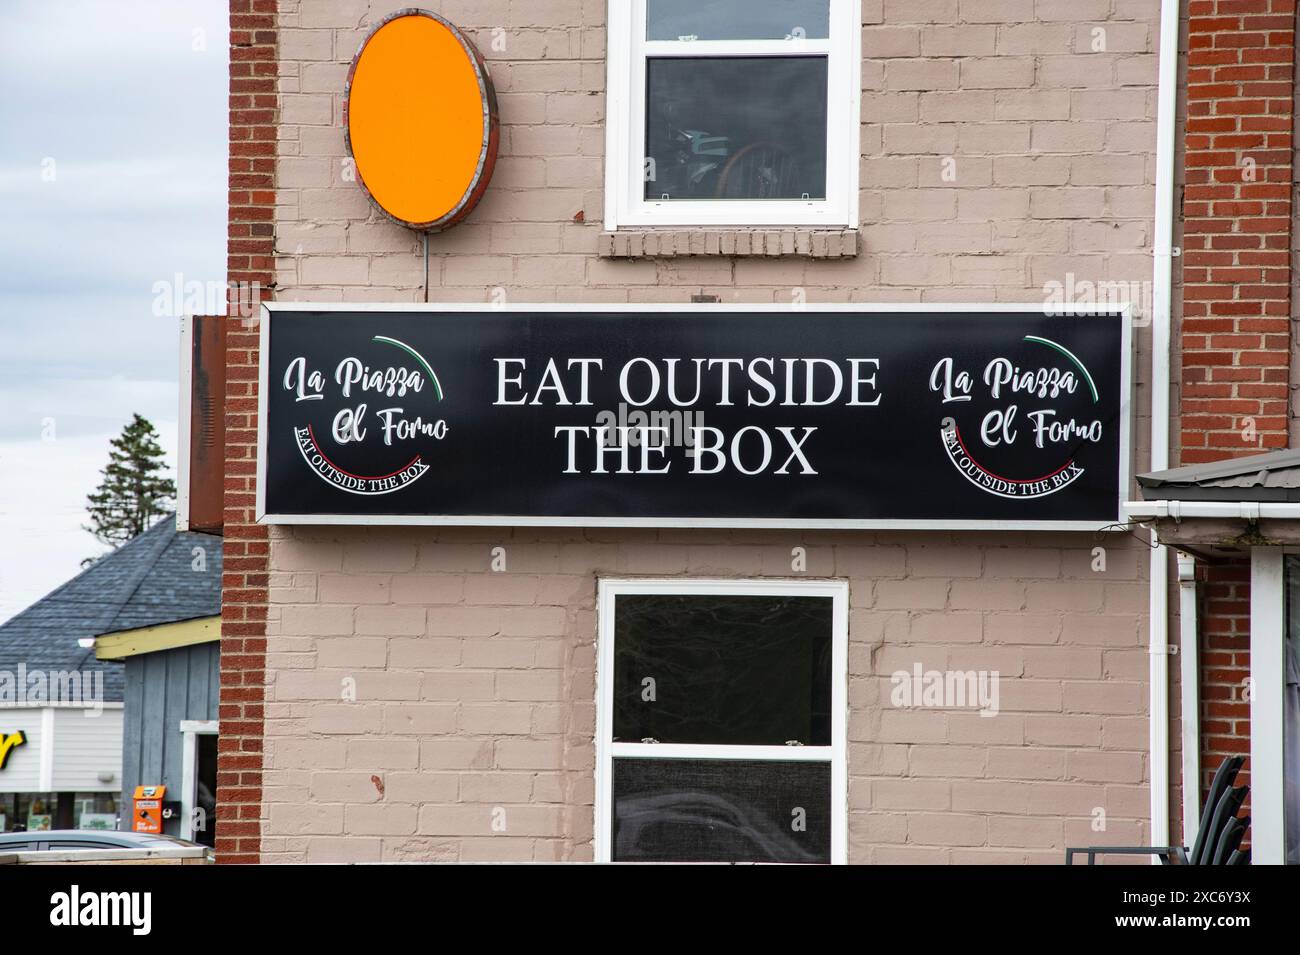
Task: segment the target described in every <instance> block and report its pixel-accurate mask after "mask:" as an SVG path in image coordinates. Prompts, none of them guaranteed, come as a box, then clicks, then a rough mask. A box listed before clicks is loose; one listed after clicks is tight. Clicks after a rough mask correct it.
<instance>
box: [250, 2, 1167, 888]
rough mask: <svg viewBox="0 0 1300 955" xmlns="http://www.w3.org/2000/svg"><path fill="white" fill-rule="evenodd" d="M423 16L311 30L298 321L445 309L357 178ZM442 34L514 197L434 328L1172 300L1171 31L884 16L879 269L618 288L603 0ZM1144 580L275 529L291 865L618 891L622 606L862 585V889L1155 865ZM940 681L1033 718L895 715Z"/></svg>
mask: <svg viewBox="0 0 1300 955" xmlns="http://www.w3.org/2000/svg"><path fill="white" fill-rule="evenodd" d="M407 2H409V0H396V2H387V3H384V2H373V3H371V2H365V0H310V2H301V3H299V2H294V0H282V2H281V4H280V11H281V12H280V17H279V20H280V30H281V32H280V52H281V57H282V62H281V78H280V84H281V95H282V103H283V108H282V116H283V123H282V126H281V129H280V142H279V160H278V172H279V183H278V187H279V192H278V202H279V206H278V212H277V224H276V248H277V260H276V270H277V279H278V283H279V289H278V290H277V296H278V297H279V298H281V299H284V300H313V301H317V300H318V301H394V302H409V301H418V300H420V299H421V298H422V297H423V288H422V278H423V262H422V258H421V256H420V244H419V239H418V238H417V237H415V236H414V235H412V234H409V233H407V232H405V231H403V230H402V229H400V228H399V227H397V226H394V225H392V224H390V223H388V222H387V221H386V220H384V219H382V218H381V217H380V216H378V215H377V214H376V213H374V212H373V210H371V208H370V207H369V206H368V204H367V202H366V200H365V198H364V197H363V195H362V194H361V192H360V190H359V189H358V188H357V186H356V184H355V183H353V182H351V181H348V180H347V179H346V175H347V169H348V167H347V163H346V162H345V159H346V152H345V149H344V145H343V134H342V129H341V125H340V124H341V117H342V106H343V102H342V95H341V90H342V87H343V79H344V76H345V74H346V70H347V65H348V62H349V60H350V58H351V56H352V54H353V53H354V52H355V49H356V47H357V45H358V43H359V42H360V40H361V38H362V37H363V36H364V35H365V32H366V31H367V29H368V28H369V27H370V26H371V25H372V24H373V23H374V22H376V20H378V19H379V18H380V17H382V16H383V15H385V14H386V13H388V12H391V10H393V9H396V8H398V7H400V6H403V5H406V3H407ZM425 6H426V7H428V8H429V9H432V10H435V11H437V12H440V13H443V14H444V15H446V16H448V17H449V18H450V19H451V20H453V22H456V23H457V24H458V25H460V26H462V27H463V28H465V29H466V30H467V31H468V32H469V33H470V34H471V35H472V36H473V37H474V39H475V41H476V42H477V44H478V46H479V48H480V50H481V51H482V52H483V54H484V55H485V57H486V58H487V60H488V62H489V65H490V68H491V70H492V74H493V78H494V80H495V82H496V85H497V89H498V91H499V94H500V105H501V120H502V140H501V142H502V148H501V158H500V162H499V164H498V168H497V173H496V176H495V178H494V180H493V184H492V187H491V188H490V189H489V192H488V194H487V197H486V198H485V199H484V201H483V202H482V204H481V205H480V206H479V208H478V209H477V210H476V211H475V212H474V214H473V215H472V216H471V217H470V219H469V220H468V221H467V222H466V223H464V224H462V225H460V226H458V227H457V228H456V229H454V230H453V231H452V232H449V233H447V234H445V235H442V236H435V237H433V238H432V239H431V242H430V246H431V262H430V272H431V288H430V290H429V298H430V299H431V300H433V301H473V302H481V301H488V300H492V298H493V297H494V296H495V297H496V298H497V299H500V298H501V297H503V296H504V297H505V298H506V299H508V300H510V301H513V302H530V301H583V302H585V301H599V302H615V303H617V302H632V303H638V302H661V301H668V302H684V301H687V300H688V299H689V297H690V295H692V294H695V293H699V292H706V293H712V294H715V295H718V296H719V297H720V298H721V299H722V300H723V301H762V302H783V301H790V300H792V298H794V297H795V296H796V295H800V294H802V295H806V297H807V300H808V301H811V302H829V301H863V302H889V301H925V302H936V303H941V302H973V301H974V302H979V301H990V302H997V301H1040V300H1042V299H1043V297H1044V294H1045V293H1044V288H1045V285H1046V283H1050V282H1059V283H1063V284H1066V283H1068V282H1069V281H1070V275H1071V274H1073V276H1074V280H1075V282H1076V283H1079V282H1085V281H1091V282H1101V281H1108V282H1132V283H1137V285H1135V292H1136V294H1137V296H1138V297H1141V296H1142V295H1144V294H1145V292H1144V290H1145V289H1146V288H1148V287H1149V285H1148V283H1149V279H1150V275H1151V254H1150V248H1149V246H1150V241H1151V236H1150V231H1151V217H1152V213H1153V188H1152V182H1153V179H1154V171H1153V153H1154V143H1155V130H1154V122H1153V120H1154V115H1155V89H1154V83H1155V75H1156V56H1155V33H1156V30H1155V27H1156V20H1157V2H1156V0H1069V2H1063V0H1036V2H1035V0H969V2H968V0H960V2H959V0H906V2H904V0H898V2H894V0H885V2H880V0H864V2H863V14H864V16H863V19H864V26H863V54H864V62H863V69H862V82H863V104H862V118H863V124H862V133H861V139H862V154H863V155H862V161H861V178H862V192H861V202H860V209H861V219H862V226H861V230H860V242H859V250H860V252H859V255H858V256H857V258H855V259H847V260H834V261H817V260H808V259H801V258H778V259H772V258H763V259H743V258H726V257H691V258H660V259H643V260H636V261H611V260H607V259H602V258H599V257H598V256H597V255H596V249H597V237H598V235H599V234H600V231H601V228H602V227H601V219H602V212H603V210H602V204H603V196H602V191H603V188H602V185H603V178H602V177H603V155H604V128H603V125H602V116H603V102H604V97H603V90H604V85H605V66H604V43H605V33H604V26H603V24H604V10H605V0H526V2H525V0H454V2H453V0H444V2H436V0H426V2H425ZM1098 30H1101V31H1103V32H1101V33H1097V32H1096V31H1098ZM1098 37H1100V38H1101V39H1102V41H1104V43H1105V51H1104V52H1093V51H1092V48H1093V44H1094V43H1095V42H1097V41H1098ZM494 40H495V41H496V42H495V45H494ZM502 45H504V49H502V48H501V47H502ZM949 157H951V159H952V160H953V161H954V162H955V169H956V178H955V180H953V181H946V180H945V179H944V178H943V175H942V173H943V171H944V168H945V159H947V158H949ZM578 213H582V216H581V217H580V218H581V220H582V221H575V218H576V217H578ZM1144 318H1145V313H1143V314H1140V315H1139V324H1141V322H1142V320H1143V319H1144ZM1137 339H1138V355H1137V356H1136V359H1135V362H1134V368H1135V371H1136V372H1137V375H1138V383H1137V387H1136V389H1135V396H1134V401H1135V409H1136V415H1137V417H1138V419H1139V424H1138V427H1137V429H1136V431H1137V433H1138V435H1139V447H1138V449H1137V458H1136V464H1137V466H1138V467H1139V468H1141V467H1143V466H1144V465H1145V463H1146V460H1147V454H1146V452H1145V450H1144V445H1143V444H1142V441H1144V440H1145V437H1144V436H1145V434H1146V425H1145V418H1146V415H1147V410H1146V409H1147V405H1148V402H1147V389H1146V387H1145V384H1144V382H1143V376H1142V369H1143V368H1144V366H1145V360H1146V359H1145V349H1146V341H1147V338H1146V332H1145V329H1144V328H1141V327H1140V328H1139V329H1138V334H1137ZM1099 544H1100V545H1104V547H1105V552H1106V553H1105V556H1106V568H1105V570H1104V572H1097V571H1094V570H1093V569H1092V567H1093V561H1094V555H1093V548H1095V547H1097V546H1099ZM497 546H501V547H505V548H506V555H507V570H506V572H505V573H492V572H491V571H490V569H489V568H490V562H491V549H492V548H493V547H497ZM795 546H804V547H806V548H807V550H808V569H807V572H806V574H802V575H797V574H792V572H791V567H790V560H791V548H792V547H795ZM1145 567H1146V549H1145V547H1144V546H1142V545H1141V544H1139V543H1136V542H1134V541H1133V540H1132V539H1130V538H1129V537H1128V536H1126V535H1123V534H1120V535H1113V536H1107V537H1106V538H1105V539H1104V540H1100V541H1099V540H1097V539H1095V538H1094V537H1093V535H1060V534H1054V535H1053V534H1026V533H1008V534H993V533H983V534H969V533H961V534H938V533H893V534H872V533H847V532H845V533H836V534H827V533H818V534H800V533H797V532H717V531H703V530H695V531H691V530H677V531H662V532H655V531H637V532H633V531H614V530H605V531H595V530H593V531H580V530H575V531H550V532H545V533H539V532H534V531H532V530H524V529H519V530H499V531H490V530H468V529H464V530H437V529H428V528H423V529H422V528H406V529H385V530H377V529H363V528H345V529H339V528H331V529H303V528H297V529H289V528H273V529H272V548H271V570H272V574H271V588H270V599H271V603H272V606H271V609H270V619H269V621H268V639H269V649H268V656H267V662H268V681H269V683H270V688H269V691H268V705H267V718H266V732H267V742H266V746H267V756H266V773H265V805H264V819H263V833H264V837H263V852H264V858H265V859H267V860H268V861H297V860H307V861H338V860H366V861H370V860H381V859H383V860H398V859H403V860H406V859H411V860H414V859H446V860H465V861H468V860H482V859H538V860H551V859H587V858H590V857H591V853H592V847H591V838H592V825H593V822H592V798H593V795H592V794H593V789H594V781H593V775H592V774H593V762H594V747H593V742H592V734H593V730H594V703H593V700H594V694H595V677H594V672H593V668H594V660H595V651H594V640H595V636H596V633H595V630H596V622H595V621H596V617H595V594H596V580H597V578H598V577H600V576H618V575H643V574H652V575H679V574H680V575H694V576H746V577H749V576H775V577H789V576H803V577H807V578H827V577H835V578H841V579H847V580H848V581H849V583H850V603H851V620H850V642H851V646H850V657H849V666H850V677H849V678H850V688H849V701H850V706H851V714H850V720H849V739H850V744H849V775H850V793H849V807H850V825H849V841H850V859H851V861H854V862H895V861H900V862H901V861H908V862H911V861H916V862H929V861H935V862H955V863H961V862H1001V861H1008V862H1021V861H1032V862H1052V863H1055V862H1059V861H1060V860H1061V858H1062V853H1061V848H1062V847H1064V846H1065V845H1066V844H1087V843H1092V842H1099V841H1100V842H1106V843H1111V844H1123V843H1130V842H1140V841H1143V840H1145V839H1146V834H1145V830H1146V824H1145V821H1144V820H1145V817H1146V814H1147V799H1148V797H1147V792H1148V789H1147V782H1146V781H1147V765H1146V762H1147V761H1146V756H1145V749H1146V739H1147V724H1146V707H1147V687H1146V679H1147V654H1146V650H1145V642H1146V635H1145V629H1146V606H1147V587H1146V583H1145ZM918 661H919V662H921V663H922V664H923V665H924V666H925V667H926V668H927V669H930V668H937V669H945V668H952V669H963V670H966V669H974V670H998V671H999V672H1000V673H1001V675H1002V684H1001V709H1002V714H1001V715H1000V716H998V717H997V718H995V719H985V718H980V717H979V716H978V715H977V714H975V713H973V712H956V711H933V710H911V711H906V710H899V709H896V708H894V707H892V706H890V705H889V689H890V680H889V676H890V674H891V673H893V672H894V671H895V670H906V669H910V668H911V666H912V665H913V663H915V662H918ZM347 681H354V682H347ZM345 691H349V692H354V695H355V701H347V700H345V699H343V694H344V692H345ZM498 808H500V809H504V810H505V815H504V819H505V824H506V830H505V832H494V831H493V828H492V824H493V819H494V816H493V813H494V810H496V809H498ZM1098 810H1102V811H1104V813H1105V822H1106V829H1105V831H1104V832H1097V831H1094V830H1093V828H1092V827H1093V822H1094V819H1095V818H1096V816H1095V814H1096V812H1097V811H1098ZM498 818H499V817H498Z"/></svg>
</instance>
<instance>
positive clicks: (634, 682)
mask: <svg viewBox="0 0 1300 955" xmlns="http://www.w3.org/2000/svg"><path fill="white" fill-rule="evenodd" d="M832 603H833V601H832V599H831V598H830V597H782V596H715V595H678V596H667V595H658V594H655V595H642V594H620V595H619V596H618V597H617V598H616V603H615V610H614V619H615V625H614V720H613V724H614V727H613V729H614V742H625V743H636V742H640V741H641V740H643V739H646V738H653V739H655V740H657V741H658V742H660V743H687V744H691V743H693V744H713V745H754V746H781V745H784V744H785V743H787V742H789V741H791V740H797V741H798V742H800V743H803V744H804V745H806V746H829V745H830V744H831V719H830V713H831V628H832ZM647 681H650V682H647Z"/></svg>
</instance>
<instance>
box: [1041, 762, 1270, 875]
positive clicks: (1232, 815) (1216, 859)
mask: <svg viewBox="0 0 1300 955" xmlns="http://www.w3.org/2000/svg"><path fill="white" fill-rule="evenodd" d="M1245 762H1246V760H1245V758H1244V757H1241V756H1229V757H1228V758H1227V759H1225V760H1224V761H1223V763H1222V764H1221V765H1220V766H1219V769H1218V771H1217V772H1215V774H1214V779H1213V780H1212V781H1211V782H1210V791H1209V794H1208V795H1207V796H1206V799H1205V807H1204V809H1202V811H1201V828H1200V830H1199V831H1198V832H1197V833H1196V841H1195V842H1194V843H1193V844H1192V847H1191V848H1190V849H1188V848H1187V847H1186V846H1090V847H1083V848H1073V849H1066V850H1065V864H1066V865H1073V864H1074V856H1075V854H1076V853H1080V852H1082V853H1086V854H1087V856H1088V865H1096V863H1097V856H1099V855H1153V856H1156V857H1158V858H1159V859H1160V862H1161V864H1162V865H1170V864H1173V863H1177V864H1178V865H1248V864H1249V863H1250V851H1249V850H1247V851H1245V852H1243V851H1242V850H1241V841H1242V839H1244V838H1245V836H1246V830H1247V829H1249V828H1250V816H1242V817H1240V818H1238V816H1237V812H1238V811H1239V810H1240V809H1241V804H1242V803H1244V802H1245V801H1246V796H1247V794H1248V793H1249V792H1250V787H1249V786H1238V787H1236V788H1233V785H1232V784H1233V783H1234V782H1236V780H1237V773H1239V772H1241V767H1242V765H1243V764H1244V763H1245Z"/></svg>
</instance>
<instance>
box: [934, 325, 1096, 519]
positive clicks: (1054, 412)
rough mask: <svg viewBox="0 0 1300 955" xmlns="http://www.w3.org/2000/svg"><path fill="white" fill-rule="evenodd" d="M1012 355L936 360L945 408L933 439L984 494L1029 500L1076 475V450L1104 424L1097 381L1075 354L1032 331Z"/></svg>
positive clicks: (1053, 490) (1068, 482)
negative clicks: (978, 360)
mask: <svg viewBox="0 0 1300 955" xmlns="http://www.w3.org/2000/svg"><path fill="white" fill-rule="evenodd" d="M1015 352H1016V354H1015V355H1014V356H1012V355H999V356H996V357H993V358H991V359H990V360H989V361H988V362H987V363H986V364H984V365H983V366H982V367H979V368H968V367H962V366H961V365H960V363H959V361H958V360H956V359H953V358H942V359H940V360H939V361H938V362H937V363H936V364H935V366H934V368H933V370H932V371H931V373H930V390H931V391H932V392H935V393H937V394H938V395H939V396H940V401H941V405H942V406H943V407H944V409H945V412H944V414H945V417H944V418H943V419H942V422H941V424H940V430H939V439H940V441H941V442H942V444H943V449H944V452H945V453H946V455H947V457H948V460H949V461H951V462H952V465H953V467H955V468H956V469H957V471H958V472H959V473H960V474H961V475H962V477H964V478H965V479H966V480H967V481H969V482H970V483H971V484H973V485H975V486H976V487H977V488H979V489H980V490H982V491H984V492H985V493H987V494H993V495H996V496H998V497H1004V498H1011V499H1015V500H1028V499H1032V498H1041V497H1047V496H1048V495H1050V494H1055V493H1056V492H1057V491H1060V490H1062V489H1063V488H1067V487H1069V486H1070V485H1071V484H1073V483H1074V482H1075V481H1077V480H1078V479H1079V478H1081V477H1082V476H1083V474H1084V470H1085V469H1084V467H1083V466H1082V465H1080V464H1079V463H1078V461H1077V457H1078V454H1079V451H1080V449H1082V448H1083V447H1086V446H1088V445H1095V444H1099V443H1100V442H1101V441H1102V438H1103V436H1104V434H1105V426H1104V424H1103V422H1102V421H1101V419H1100V418H1098V417H1097V416H1096V411H1097V406H1098V405H1100V403H1101V397H1100V395H1099V394H1098V391H1097V384H1096V382H1095V381H1094V380H1093V376H1092V374H1091V372H1089V370H1088V368H1087V366H1086V365H1084V363H1083V362H1082V361H1081V360H1080V359H1079V357H1078V356H1077V355H1075V354H1074V353H1073V352H1071V351H1070V350H1069V349H1068V348H1066V347H1065V346H1064V345H1062V344H1060V343H1059V342H1057V341H1053V340H1051V339H1049V338H1044V337H1041V336H1038V335H1026V336H1024V338H1023V339H1022V340H1021V342H1020V343H1019V346H1018V347H1017V348H1016V349H1015Z"/></svg>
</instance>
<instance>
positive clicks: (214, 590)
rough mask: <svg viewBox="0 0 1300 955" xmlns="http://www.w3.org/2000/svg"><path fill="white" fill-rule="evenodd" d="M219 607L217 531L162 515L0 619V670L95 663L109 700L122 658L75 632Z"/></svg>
mask: <svg viewBox="0 0 1300 955" xmlns="http://www.w3.org/2000/svg"><path fill="white" fill-rule="evenodd" d="M195 548H201V549H202V551H203V555H202V562H201V563H200V561H199V559H198V556H197V553H196V551H195ZM196 567H201V568H202V569H196ZM220 612H221V538H220V537H216V536H214V535H212V534H196V533H193V532H191V531H185V532H179V531H177V530H176V520H175V518H173V517H165V518H163V519H162V520H160V521H159V522H158V523H156V524H154V526H153V527H151V528H149V530H147V531H145V532H144V533H143V534H141V535H140V536H139V537H136V538H135V539H133V540H130V541H127V542H126V543H125V544H123V545H122V546H121V547H119V548H118V549H117V550H115V551H113V552H112V553H111V554H108V555H106V556H105V557H103V558H101V559H100V560H99V561H97V562H96V563H94V564H92V565H91V566H89V567H87V568H86V569H85V570H84V571H82V572H81V573H80V574H78V575H77V576H76V577H73V578H72V579H71V580H69V581H68V582H67V583H66V584H64V585H63V586H61V587H59V588H58V589H57V590H54V591H52V592H51V593H49V594H47V595H46V596H44V597H42V598H41V599H40V600H38V601H36V603H34V604H32V605H31V606H30V607H28V608H27V609H26V610H24V611H22V613H20V614H18V615H17V616H15V617H14V618H13V619H11V620H9V621H8V622H7V623H5V624H3V625H0V670H7V671H10V672H16V671H17V669H18V665H19V664H20V663H22V664H25V665H26V667H27V671H28V672H29V673H30V672H31V671H33V670H44V671H46V672H58V671H71V670H80V671H82V672H83V673H93V672H98V671H102V672H103V674H104V698H105V701H106V702H117V701H120V700H121V699H122V686H123V666H122V664H121V663H117V662H114V661H110V660H97V659H96V658H95V651H94V650H93V649H87V648H83V647H80V646H78V645H77V641H78V640H79V639H81V638H85V637H97V636H99V635H101V634H105V633H115V632H117V631H119V630H134V629H136V628H138V627H151V626H156V625H158V624H163V623H175V622H177V621H181V620H192V619H194V618H196V617H210V616H213V615H215V614H218V613H220Z"/></svg>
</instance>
